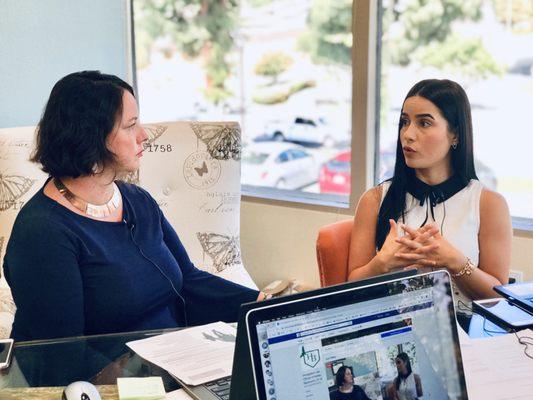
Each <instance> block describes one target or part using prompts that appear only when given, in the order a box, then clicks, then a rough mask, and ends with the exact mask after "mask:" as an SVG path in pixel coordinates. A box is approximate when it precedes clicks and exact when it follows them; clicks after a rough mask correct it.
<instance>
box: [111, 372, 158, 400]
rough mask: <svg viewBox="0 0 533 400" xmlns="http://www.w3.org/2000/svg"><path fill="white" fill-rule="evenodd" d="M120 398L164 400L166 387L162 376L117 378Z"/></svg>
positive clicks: (128, 399) (123, 399) (126, 399)
mask: <svg viewBox="0 0 533 400" xmlns="http://www.w3.org/2000/svg"><path fill="white" fill-rule="evenodd" d="M117 387H118V398H119V399H120V400H164V399H165V387H164V386H163V380H162V379H161V377H160V376H150V377H147V378H117Z"/></svg>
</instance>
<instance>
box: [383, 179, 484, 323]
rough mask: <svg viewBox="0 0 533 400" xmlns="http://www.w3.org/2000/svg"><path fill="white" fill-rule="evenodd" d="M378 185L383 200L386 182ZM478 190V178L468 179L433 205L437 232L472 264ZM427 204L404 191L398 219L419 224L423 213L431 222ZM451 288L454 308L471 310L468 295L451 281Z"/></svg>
mask: <svg viewBox="0 0 533 400" xmlns="http://www.w3.org/2000/svg"><path fill="white" fill-rule="evenodd" d="M381 187H382V194H381V203H383V199H384V198H385V195H386V194H387V191H388V189H389V187H390V182H384V183H382V184H381ZM482 190H483V185H482V184H481V183H480V182H479V181H478V180H475V179H472V180H470V182H469V183H468V185H467V186H466V187H465V188H463V189H462V190H460V191H459V192H457V193H456V194H455V195H453V196H452V197H450V198H449V199H448V200H446V201H444V202H442V203H439V204H437V205H436V206H435V207H433V212H434V215H435V222H436V224H437V226H438V227H439V229H440V230H441V235H442V236H444V237H445V238H446V240H447V241H448V242H450V244H452V245H453V246H454V247H455V248H456V249H458V250H459V251H460V252H461V253H463V254H464V255H465V256H466V257H468V258H470V260H472V263H473V264H474V265H475V266H476V267H477V265H478V264H479V241H478V236H479V200H480V198H481V192H482ZM380 206H381V204H380ZM429 207H430V205H429V201H425V202H424V205H423V206H421V205H420V202H419V201H418V200H417V199H416V198H415V197H413V196H412V195H411V194H410V193H407V195H406V199H405V213H404V214H405V220H401V218H400V222H403V223H404V224H406V225H407V226H410V227H412V228H419V227H420V226H421V225H422V223H423V222H424V220H425V219H426V215H427V216H428V221H427V223H429V222H433V217H432V215H431V210H430V209H429ZM403 234H404V232H403V230H401V229H400V228H399V227H398V235H399V236H403ZM452 290H453V292H454V297H455V308H456V311H457V312H460V313H463V314H471V311H469V309H470V308H471V307H472V299H470V298H469V297H468V296H466V295H465V294H464V293H463V292H462V291H461V290H460V289H459V288H458V287H457V285H455V283H453V282H452Z"/></svg>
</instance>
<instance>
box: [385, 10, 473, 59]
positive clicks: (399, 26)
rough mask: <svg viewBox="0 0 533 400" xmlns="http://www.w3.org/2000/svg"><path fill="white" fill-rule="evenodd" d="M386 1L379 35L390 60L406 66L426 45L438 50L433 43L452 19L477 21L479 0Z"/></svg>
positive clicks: (440, 40)
mask: <svg viewBox="0 0 533 400" xmlns="http://www.w3.org/2000/svg"><path fill="white" fill-rule="evenodd" d="M387 3H388V4H387V7H384V13H385V14H388V15H387V17H386V18H384V26H383V38H384V40H386V41H387V44H388V46H387V49H388V51H389V55H390V61H391V63H392V64H396V65H402V66H406V65H409V64H410V63H411V62H412V61H414V60H418V59H419V57H418V52H419V51H423V50H425V48H426V47H428V46H431V47H432V48H433V49H434V50H438V46H437V45H439V44H442V43H444V42H445V41H446V39H447V38H448V37H449V36H450V34H451V32H452V24H453V23H454V22H456V21H467V20H469V21H479V20H480V19H481V16H482V13H481V6H482V4H483V0H469V1H464V0H440V1H435V0H407V1H400V0H390V1H389V2H387ZM458 39H459V40H461V39H460V38H458ZM480 45H481V42H480Z"/></svg>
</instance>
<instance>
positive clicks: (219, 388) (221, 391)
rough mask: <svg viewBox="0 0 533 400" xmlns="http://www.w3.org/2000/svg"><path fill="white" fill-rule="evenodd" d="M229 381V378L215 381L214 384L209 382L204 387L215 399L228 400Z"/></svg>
mask: <svg viewBox="0 0 533 400" xmlns="http://www.w3.org/2000/svg"><path fill="white" fill-rule="evenodd" d="M230 381H231V376H227V377H225V378H222V379H219V380H216V381H214V382H209V383H206V384H205V387H206V388H207V389H208V390H209V391H210V392H211V393H213V394H214V395H215V396H216V397H217V398H219V399H221V400H228V399H229V385H230Z"/></svg>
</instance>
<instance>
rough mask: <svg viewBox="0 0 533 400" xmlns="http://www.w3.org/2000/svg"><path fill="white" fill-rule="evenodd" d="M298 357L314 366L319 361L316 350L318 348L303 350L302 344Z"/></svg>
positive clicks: (306, 363)
mask: <svg viewBox="0 0 533 400" xmlns="http://www.w3.org/2000/svg"><path fill="white" fill-rule="evenodd" d="M300 358H301V359H302V361H303V363H304V364H305V365H307V366H308V367H311V368H314V367H316V365H317V364H318V362H319V361H320V352H319V351H318V349H314V350H305V348H304V347H303V346H302V350H301V352H300Z"/></svg>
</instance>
